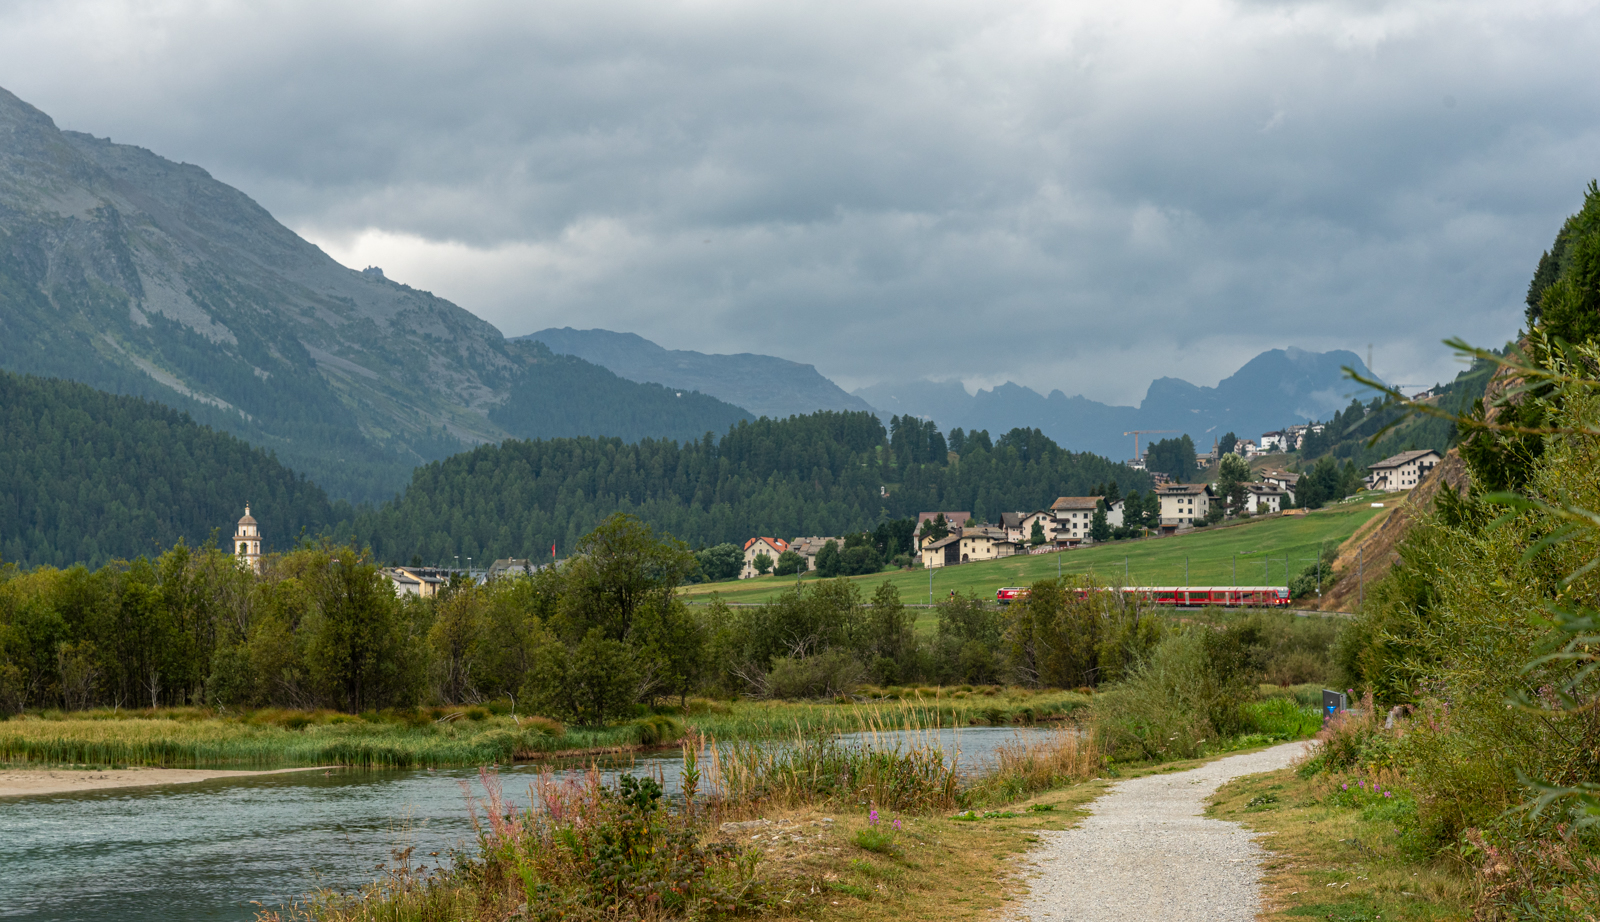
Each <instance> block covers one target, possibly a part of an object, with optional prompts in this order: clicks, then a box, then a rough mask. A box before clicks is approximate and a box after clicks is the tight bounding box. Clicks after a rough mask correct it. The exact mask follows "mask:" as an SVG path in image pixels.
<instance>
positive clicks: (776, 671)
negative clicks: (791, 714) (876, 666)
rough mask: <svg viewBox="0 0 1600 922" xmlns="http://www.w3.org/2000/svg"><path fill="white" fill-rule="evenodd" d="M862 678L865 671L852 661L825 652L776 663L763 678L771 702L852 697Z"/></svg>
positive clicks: (846, 656)
mask: <svg viewBox="0 0 1600 922" xmlns="http://www.w3.org/2000/svg"><path fill="white" fill-rule="evenodd" d="M866 678H867V670H866V669H865V667H863V666H862V665H861V664H860V663H859V662H857V661H856V659H855V657H853V656H851V655H850V654H849V653H846V652H845V651H843V650H829V651H827V652H826V653H819V654H817V655H815V656H806V657H789V658H787V659H781V660H778V661H777V662H776V663H774V664H773V666H772V672H770V673H769V674H768V675H767V690H768V694H769V695H771V696H772V697H774V698H833V697H836V696H838V695H849V694H853V693H854V692H855V691H856V689H857V688H859V687H860V686H861V683H862V682H865V681H866Z"/></svg>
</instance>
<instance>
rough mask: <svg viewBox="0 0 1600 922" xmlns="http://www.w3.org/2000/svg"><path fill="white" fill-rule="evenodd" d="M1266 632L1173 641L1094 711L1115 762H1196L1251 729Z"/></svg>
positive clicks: (1232, 631) (1226, 632)
mask: <svg viewBox="0 0 1600 922" xmlns="http://www.w3.org/2000/svg"><path fill="white" fill-rule="evenodd" d="M1258 639H1259V631H1258V630H1257V629H1254V628H1252V627H1251V626H1249V625H1242V626H1241V625H1235V626H1233V627H1230V628H1227V629H1223V630H1216V629H1210V628H1203V627H1202V628H1193V629H1190V630H1186V631H1181V632H1176V633H1172V634H1169V635H1167V637H1166V638H1165V639H1164V640H1162V641H1161V643H1160V645H1158V646H1157V647H1156V649H1155V652H1154V654H1152V655H1151V657H1150V658H1149V660H1147V661H1146V662H1145V663H1143V664H1142V665H1140V666H1139V667H1138V668H1137V669H1136V670H1135V671H1134V672H1133V674H1132V676H1131V677H1130V678H1129V679H1128V680H1127V681H1125V682H1122V683H1120V684H1118V685H1116V686H1114V687H1112V688H1110V689H1108V690H1104V691H1102V692H1101V693H1100V694H1097V695H1096V696H1095V698H1094V703H1093V704H1092V705H1091V707H1092V708H1093V714H1094V716H1095V719H1096V723H1097V724H1098V726H1099V727H1100V728H1101V729H1102V732H1103V733H1104V735H1105V737H1104V738H1105V745H1106V748H1107V749H1108V751H1109V752H1110V753H1111V755H1112V756H1113V757H1116V758H1133V759H1156V760H1165V759H1171V758H1193V757H1194V756H1197V755H1199V754H1200V753H1201V752H1202V751H1203V750H1202V748H1201V747H1202V746H1203V745H1204V744H1205V743H1207V742H1211V741H1215V740H1217V739H1218V738H1219V737H1223V736H1229V735H1233V734H1237V733H1239V732H1242V731H1243V730H1245V729H1247V726H1248V721H1247V720H1246V718H1245V715H1244V710H1243V708H1244V705H1245V704H1247V703H1249V702H1250V701H1252V700H1254V699H1255V697H1256V695H1257V694H1258V690H1257V688H1256V679H1257V678H1258V673H1257V671H1256V670H1257V669H1258V666H1257V657H1258V655H1259V653H1258V651H1259V646H1258V645H1257V643H1256V642H1255V641H1257V640H1258Z"/></svg>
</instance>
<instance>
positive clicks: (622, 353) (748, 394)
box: [517, 327, 873, 419]
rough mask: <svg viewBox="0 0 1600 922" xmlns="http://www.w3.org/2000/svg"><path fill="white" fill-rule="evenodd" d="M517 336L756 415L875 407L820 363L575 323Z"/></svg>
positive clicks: (627, 375) (633, 377) (629, 376)
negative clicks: (665, 344)
mask: <svg viewBox="0 0 1600 922" xmlns="http://www.w3.org/2000/svg"><path fill="white" fill-rule="evenodd" d="M517 339H522V340H537V341H539V342H542V343H544V344H545V345H547V346H549V347H550V350H551V351H552V352H558V353H565V354H568V355H575V356H577V357H579V358H581V359H584V360H585V361H589V362H593V363H595V364H596V365H604V366H605V367H606V368H609V369H610V370H611V371H613V372H615V373H616V374H618V375H620V376H622V377H624V378H627V379H628V380H630V381H641V382H654V383H657V384H665V385H666V386H668V387H681V388H690V389H693V390H697V391H700V392H701V393H704V394H710V395H711V396H713V397H716V398H717V399H719V400H725V401H727V402H728V403H731V404H734V405H736V406H741V407H744V408H745V409H746V410H749V411H750V412H751V413H753V414H755V415H757V416H768V417H772V418H773V419H783V418H784V417H787V416H796V415H804V414H806V413H815V412H816V411H818V410H867V411H871V410H872V409H873V408H872V406H871V405H869V404H868V403H867V401H865V400H862V399H861V398H860V397H856V396H853V395H851V394H849V393H847V392H846V391H845V390H844V389H843V388H841V387H840V386H839V385H837V384H834V383H833V382H832V381H830V380H828V379H827V378H825V377H823V376H822V375H821V374H820V373H819V372H818V371H817V369H816V366H814V365H802V364H800V363H799V362H791V361H789V360H788V359H780V358H778V357H776V356H771V355H754V354H752V353H749V352H742V353H739V354H737V355H707V354H706V353H704V352H691V351H689V350H685V349H664V348H662V347H661V346H658V345H656V344H655V343H653V342H651V341H650V340H648V339H645V338H644V337H642V336H639V335H637V334H635V333H614V332H612V331H610V330H574V329H573V328H571V327H562V328H561V329H549V330H540V331H539V332H537V333H530V334H528V335H527V336H520V337H517Z"/></svg>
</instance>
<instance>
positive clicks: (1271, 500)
mask: <svg viewBox="0 0 1600 922" xmlns="http://www.w3.org/2000/svg"><path fill="white" fill-rule="evenodd" d="M1244 489H1245V493H1244V508H1246V509H1248V510H1250V514H1251V515H1260V514H1262V513H1264V512H1282V511H1283V498H1284V496H1285V495H1286V494H1285V493H1284V492H1283V488H1282V487H1279V486H1277V485H1276V484H1271V483H1247V484H1245V486H1244Z"/></svg>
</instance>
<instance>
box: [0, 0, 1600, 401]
mask: <svg viewBox="0 0 1600 922" xmlns="http://www.w3.org/2000/svg"><path fill="white" fill-rule="evenodd" d="M1596 47H1600V16H1597V8H1596V5H1595V4H1593V3H1538V2H1523V3H1516V4H1507V3H1504V2H1473V0H1461V2H1448V3H1431V2H1406V3H1383V2H1377V0H1371V2H1348V3H1293V2H1278V3H1274V2H1242V3H1227V2H1196V3H1182V4H1174V3H1171V2H1146V0H1134V2H1126V3H1120V4H1104V3H1036V4H979V3H968V4H955V3H938V2H914V3H912V2H906V3H893V2H889V3H879V2H871V0H855V2H849V3H832V4H830V3H813V4H784V5H778V4H753V3H743V4H741V3H722V2H694V3H670V2H651V3H593V2H588V3H566V4H562V3H503V4H496V3H477V4H473V3H466V4H450V5H442V4H440V5H427V4H420V3H366V4H357V3H338V2H329V0H321V2H316V3H277V4H259V3H251V4H244V3H228V2H206V3H184V2H167V3H149V2H145V3H131V2H128V3H118V2H109V0H106V2H77V3H75V2H71V0H68V2H51V3H7V4H0V85H3V86H5V87H7V88H8V89H11V90H12V91H13V92H16V93H17V94H18V95H20V96H21V97H22V98H24V99H26V100H28V101H29V102H32V103H33V104H35V105H37V106H39V107H40V108H42V109H44V110H45V111H46V112H48V113H50V114H51V115H52V116H54V117H55V119H56V120H57V122H58V123H59V124H61V125H62V126H63V127H67V128H73V129H77V130H82V131H88V132H91V133H94V134H97V135H102V136H104V135H110V136H111V137H112V138H113V139H115V140H117V141H122V142H127V143H134V144H138V145H141V146H144V147H148V148H150V149H152V150H154V151H156V152H157V153H160V154H163V155H165V156H168V157H171V158H173V159H179V160H185V161H189V162H193V163H198V164H200V165H202V166H205V167H206V168H207V169H209V170H210V171H211V172H212V173H213V174H214V175H216V176H217V177H218V178H220V179H222V180H224V181H226V182H229V183H231V184H233V185H236V186H238V187H239V188H241V189H243V190H244V191H245V192H247V193H248V194H250V195H251V196H253V197H255V198H256V199H257V200H258V201H260V202H261V203H262V204H263V205H265V206H266V207H267V208H268V209H270V210H271V211H273V213H274V214H276V215H277V216H278V217H279V218H280V219H281V220H283V221H284V222H285V223H286V224H288V225H289V226H291V227H293V228H295V229H296V230H298V231H300V232H301V233H302V234H304V235H305V236H307V237H308V238H310V239H312V240H314V241H316V242H318V243H319V244H321V245H322V246H323V247H324V248H325V249H327V250H329V252H330V253H332V254H333V255H334V256H335V257H336V258H339V259H341V260H343V261H345V262H347V263H351V264H361V265H364V264H366V263H368V262H371V263H376V264H378V265H381V266H383V267H384V269H385V270H386V272H388V274H389V275H390V276H391V277H394V278H397V279H399V280H401V281H405V282H409V283H411V284H413V285H416V286H418V287H422V288H428V289H430V290H432V291H434V292H435V293H437V294H440V295H442V296H444V297H448V298H450V299H451V300H454V301H456V302H457V303H459V304H461V305H462V306H463V307H466V308H467V309H469V310H471V311H473V312H475V313H477V314H479V315H480V316H482V317H484V318H485V319H488V320H489V321H491V322H493V323H494V324H496V325H497V326H499V327H500V328H501V329H502V330H503V331H504V332H506V333H507V334H508V335H517V334H521V333H526V332H530V331H532V330H537V329H541V328H544V327H547V326H566V325H571V326H578V327H595V326H598V327H606V328H609V329H617V330H629V331H633V332H637V333H640V334H641V335H644V336H646V337H648V338H650V339H654V340H656V341H657V342H660V343H661V344H663V345H665V346H668V347H671V348H689V349H699V350H702V351H711V352H736V351H753V352H766V353H772V354H777V355H781V356H784V357H786V358H791V359H795V360H798V361H805V362H812V363H814V364H816V365H817V366H818V368H819V369H820V370H821V371H823V372H824V373H825V374H828V375H830V376H831V377H833V378H835V379H836V380H838V381H840V382H841V383H843V384H845V385H846V386H856V385H859V384H865V383H871V382H873V381H877V380H881V379H904V378H911V377H919V376H924V375H930V376H934V377H939V378H950V377H960V378H962V379H963V380H965V381H966V382H967V383H968V384H969V385H970V386H977V385H991V384H995V383H999V382H1002V381H1005V380H1008V379H1009V380H1015V381H1017V382H1019V383H1022V384H1026V385H1029V386H1032V387H1035V388H1037V389H1040V390H1043V391H1048V390H1050V389H1052V388H1061V389H1062V390H1065V391H1066V392H1067V393H1069V394H1072V393H1084V394H1087V395H1088V396H1090V397H1095V398H1097V399H1104V400H1116V401H1125V402H1126V401H1134V400H1137V399H1138V398H1139V397H1140V396H1141V395H1142V392H1143V388H1144V386H1145V384H1147V383H1148V381H1149V380H1150V378H1152V377H1154V376H1159V375H1162V374H1173V375H1177V376H1181V377H1187V378H1189V379H1190V380H1193V381H1195V382H1196V383H1205V384H1210V383H1214V382H1215V380H1216V379H1217V378H1219V377H1221V376H1224V375H1226V374H1228V373H1230V372H1231V371H1232V370H1234V369H1235V368H1237V367H1238V365H1240V364H1241V363H1242V362H1243V361H1245V360H1246V359H1248V358H1249V357H1250V356H1252V355H1254V354H1255V353H1256V352H1259V351H1261V350H1263V349H1268V348H1277V347H1284V346H1299V347H1302V348H1306V349H1314V350H1325V349H1333V348H1347V349H1352V350H1356V351H1363V350H1364V349H1365V347H1366V345H1367V344H1368V343H1372V344H1374V347H1375V350H1376V353H1375V354H1376V361H1375V365H1376V368H1377V370H1378V371H1379V372H1380V373H1382V374H1384V375H1385V376H1387V377H1389V378H1390V379H1391V380H1395V379H1398V380H1404V381H1407V382H1416V383H1428V382H1431V381H1433V380H1436V379H1440V378H1445V377H1448V376H1449V375H1450V374H1451V373H1452V372H1453V365H1452V360H1451V358H1450V356H1449V353H1448V351H1447V350H1445V349H1444V348H1443V347H1441V346H1440V345H1439V341H1440V340H1441V339H1443V338H1445V337H1448V336H1453V335H1460V336H1464V337H1466V338H1468V339H1471V340H1474V341H1477V342H1482V343H1485V344H1491V345H1493V344H1498V343H1499V342H1502V341H1504V340H1505V339H1506V338H1507V337H1509V336H1511V335H1513V334H1514V333H1515V331H1516V330H1517V327H1518V325H1519V322H1520V320H1521V299H1522V294H1523V291H1524V289H1525V287H1526V285H1527V280H1528V277H1529V276H1530V275H1531V273H1532V269H1533V266H1534V264H1535V262H1536V261H1537V259H1538V255H1539V253H1540V251H1541V250H1543V249H1544V248H1545V247H1547V246H1548V245H1549V243H1550V240H1551V238H1553V236H1554V234H1555V231H1556V229H1557V228H1558V227H1559V224H1560V221H1561V220H1562V219H1563V218H1564V217H1565V215H1566V214H1568V213H1570V212H1571V211H1573V210H1575V209H1576V207H1577V206H1578V204H1579V202H1580V199H1581V193H1582V188H1583V186H1584V184H1585V183H1587V182H1588V180H1589V179H1590V178H1592V177H1594V176H1596V175H1600V120H1597V116H1596V113H1597V112H1600V108H1597V106H1596V102H1597V101H1600V100H1597V98H1596V97H1597V95H1600V89H1597V87H1596V84H1595V82H1594V81H1593V80H1592V79H1590V77H1591V74H1590V73H1589V71H1590V70H1591V66H1590V65H1591V61H1592V57H1593V49H1594V48H1596ZM357 267H358V268H359V265H358V266H357Z"/></svg>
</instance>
